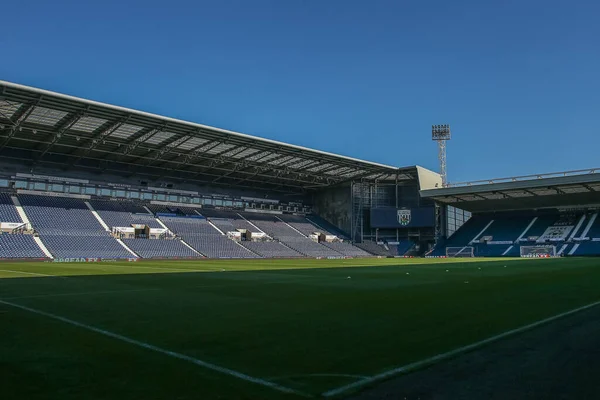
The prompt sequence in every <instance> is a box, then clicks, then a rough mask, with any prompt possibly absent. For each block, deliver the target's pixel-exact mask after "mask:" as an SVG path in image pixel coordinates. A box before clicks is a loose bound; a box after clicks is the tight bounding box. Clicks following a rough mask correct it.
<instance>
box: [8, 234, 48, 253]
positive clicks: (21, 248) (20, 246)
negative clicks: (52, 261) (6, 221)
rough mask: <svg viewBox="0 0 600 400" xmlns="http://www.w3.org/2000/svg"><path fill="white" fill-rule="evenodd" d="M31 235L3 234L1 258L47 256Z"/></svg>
mask: <svg viewBox="0 0 600 400" xmlns="http://www.w3.org/2000/svg"><path fill="white" fill-rule="evenodd" d="M45 257H46V256H45V255H44V253H43V252H42V250H41V249H40V247H39V246H38V245H37V243H36V242H35V241H34V239H33V236H31V235H19V234H15V235H12V234H7V233H4V234H1V235H0V258H45Z"/></svg>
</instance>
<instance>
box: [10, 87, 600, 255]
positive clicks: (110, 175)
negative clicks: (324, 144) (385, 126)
mask: <svg viewBox="0 0 600 400" xmlns="http://www.w3.org/2000/svg"><path fill="white" fill-rule="evenodd" d="M599 207H600V174H598V173H597V171H596V170H584V171H572V172H566V173H560V174H547V175H536V176H524V177H511V178H507V179H499V180H489V181H480V182H470V183H465V184H454V185H449V186H447V187H442V178H441V176H440V175H439V174H437V173H435V172H433V171H429V170H427V169H425V168H422V167H420V166H407V167H394V166H389V165H383V164H379V163H374V162H369V161H364V160H359V159H356V158H351V157H346V156H341V155H336V154H332V153H327V152H323V151H318V150H313V149H309V148H305V147H300V146H294V145H291V144H286V143H282V142H277V141H273V140H268V139H263V138H259V137H255V136H250V135H246V134H241V133H237V132H232V131H227V130H223V129H219V128H213V127H209V126H205V125H201V124H196V123H191V122H186V121H181V120H176V119H173V118H168V117H163V116H159V115H154V114H149V113H145V112H141V111H136V110H131V109H127V108H122V107H116V106H111V105H107V104H102V103H98V102H94V101H90V100H85V99H80V98H76V97H72V96H67V95H63V94H58V93H53V92H50V91H46V90H40V89H36V88H31V87H27V86H22V85H18V84H14V83H9V82H4V81H0V223H1V224H2V225H1V227H2V229H1V231H2V234H0V258H40V259H48V258H54V259H82V258H83V259H97V258H131V259H136V260H137V259H140V258H203V257H207V258H265V257H266V258H279V257H291V258H292V257H313V258H331V257H368V256H407V255H427V256H431V257H445V256H519V255H521V256H550V255H560V256H566V255H574V256H577V255H597V254H600V219H598V218H597V217H598V210H599V209H600V208H599Z"/></svg>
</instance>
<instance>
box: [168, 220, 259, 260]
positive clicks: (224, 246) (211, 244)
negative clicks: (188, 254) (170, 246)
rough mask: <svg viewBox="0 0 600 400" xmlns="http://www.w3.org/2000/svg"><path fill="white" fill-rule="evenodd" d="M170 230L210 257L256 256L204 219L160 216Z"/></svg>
mask: <svg viewBox="0 0 600 400" xmlns="http://www.w3.org/2000/svg"><path fill="white" fill-rule="evenodd" d="M160 220H161V221H162V222H163V223H164V224H165V225H166V226H167V227H168V228H169V229H170V230H171V232H173V233H175V234H177V235H178V236H180V237H181V238H183V239H184V240H185V242H186V243H187V244H189V245H190V246H192V247H193V248H194V249H196V250H197V251H198V252H200V253H202V254H203V255H205V256H206V257H210V258H256V255H255V254H254V253H252V252H251V251H248V249H246V248H244V247H243V246H240V245H239V244H238V243H236V242H234V241H233V240H231V239H228V238H227V236H224V235H222V234H221V233H220V232H219V231H217V230H216V229H215V228H213V227H212V226H211V225H210V224H209V223H208V222H207V221H206V220H205V219H200V218H185V217H181V218H180V217H161V219H160Z"/></svg>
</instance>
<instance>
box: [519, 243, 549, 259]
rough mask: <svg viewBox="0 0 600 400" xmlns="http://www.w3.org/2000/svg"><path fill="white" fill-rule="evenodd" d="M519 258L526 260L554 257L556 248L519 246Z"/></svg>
mask: <svg viewBox="0 0 600 400" xmlns="http://www.w3.org/2000/svg"><path fill="white" fill-rule="evenodd" d="M521 257H528V258H549V257H556V246H552V245H539V246H521Z"/></svg>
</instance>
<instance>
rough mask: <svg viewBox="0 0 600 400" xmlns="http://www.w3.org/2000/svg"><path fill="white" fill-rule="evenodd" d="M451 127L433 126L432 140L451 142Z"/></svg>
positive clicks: (446, 125)
mask: <svg viewBox="0 0 600 400" xmlns="http://www.w3.org/2000/svg"><path fill="white" fill-rule="evenodd" d="M450 137H451V134H450V125H448V124H445V125H432V126H431V139H432V140H437V141H440V140H450Z"/></svg>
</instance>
